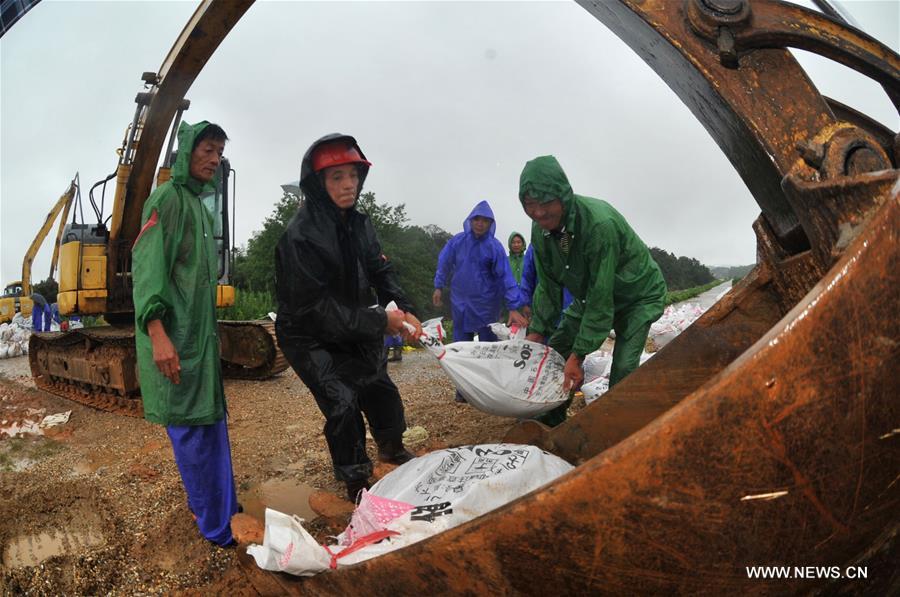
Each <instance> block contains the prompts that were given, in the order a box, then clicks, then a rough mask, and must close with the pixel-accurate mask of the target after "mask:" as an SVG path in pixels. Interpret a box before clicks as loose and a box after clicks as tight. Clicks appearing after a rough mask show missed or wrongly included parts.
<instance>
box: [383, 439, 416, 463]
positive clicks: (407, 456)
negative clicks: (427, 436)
mask: <svg viewBox="0 0 900 597" xmlns="http://www.w3.org/2000/svg"><path fill="white" fill-rule="evenodd" d="M415 457H416V456H415V454H413V453H412V452H410V451H409V450H407V449H406V448H405V447H404V446H403V439H402V438H401V439H395V440H387V441H384V442H378V460H380V461H381V462H389V463H391V464H403V463H404V462H409V461H410V460H412V459H413V458H415Z"/></svg>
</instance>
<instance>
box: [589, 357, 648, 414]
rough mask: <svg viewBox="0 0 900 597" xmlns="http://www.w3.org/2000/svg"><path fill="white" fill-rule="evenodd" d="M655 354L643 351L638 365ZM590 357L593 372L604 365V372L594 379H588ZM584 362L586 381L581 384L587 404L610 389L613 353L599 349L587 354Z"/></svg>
mask: <svg viewBox="0 0 900 597" xmlns="http://www.w3.org/2000/svg"><path fill="white" fill-rule="evenodd" d="M653 354H655V353H649V352H642V353H641V360H640V363H639V364H638V366H640V365H643V364H644V363H645V362H647V360H648V359H650V358H651V357H652V356H653ZM588 359H590V360H591V371H592V372H596V371H598V370H599V369H600V367H601V366H602V367H603V373H602V374H601V375H600V376H599V377H594V378H593V379H590V380H588V375H587V363H588ZM584 362H585V375H584V379H585V382H586V383H584V384H583V385H582V386H581V393H582V394H583V395H584V403H585V404H586V405H587V404H590V403H592V402H593V401H594V400H596V399H597V398H599V397H600V396H602V395H603V394H605V393H606V392H608V391H609V375H610V372H611V371H612V354H610V353H608V352H605V351H602V350H597V351H594V352H592V353H590V354H589V355H587V356H585V357H584Z"/></svg>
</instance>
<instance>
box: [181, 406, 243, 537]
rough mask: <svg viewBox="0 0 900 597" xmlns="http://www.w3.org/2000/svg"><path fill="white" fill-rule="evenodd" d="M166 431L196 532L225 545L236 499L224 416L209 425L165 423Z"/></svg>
mask: <svg viewBox="0 0 900 597" xmlns="http://www.w3.org/2000/svg"><path fill="white" fill-rule="evenodd" d="M166 432H167V433H168V434H169V439H170V440H171V441H172V451H173V452H174V453H175V463H176V464H177V465H178V471H179V472H180V473H181V482H182V483H183V484H184V490H185V491H186V492H187V496H188V507H189V508H190V509H191V512H193V514H194V516H195V517H196V518H197V526H198V527H199V528H200V533H201V534H202V535H203V536H204V537H206V538H207V539H208V540H210V541H212V542H213V543H215V544H217V545H228V544H229V543H231V542H232V541H233V538H232V536H231V517H232V516H234V515H235V514H236V513H237V503H238V502H237V493H236V492H235V489H234V474H233V473H232V469H231V445H230V444H229V442H228V426H227V425H226V421H225V419H222V420H221V421H219V422H218V423H213V424H212V425H169V426H167V427H166Z"/></svg>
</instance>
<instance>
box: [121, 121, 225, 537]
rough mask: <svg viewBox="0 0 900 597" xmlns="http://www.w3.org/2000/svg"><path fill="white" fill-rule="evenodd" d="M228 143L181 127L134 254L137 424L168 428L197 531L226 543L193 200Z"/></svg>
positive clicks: (214, 342) (213, 368) (205, 220)
mask: <svg viewBox="0 0 900 597" xmlns="http://www.w3.org/2000/svg"><path fill="white" fill-rule="evenodd" d="M227 139H228V137H227V136H226V135H225V131H223V130H222V129H221V128H220V127H219V126H218V125H215V124H210V123H208V122H205V121H204V122H200V123H198V124H195V125H193V126H191V125H188V124H187V123H182V125H181V127H180V128H179V130H178V157H177V158H176V160H175V165H174V167H173V168H172V178H171V180H169V181H167V182H165V183H163V184H161V185H160V186H159V187H157V189H156V190H155V191H153V193H152V194H151V195H150V197H149V198H148V199H147V201H146V203H145V204H144V211H143V215H142V223H143V227H142V228H141V231H140V234H139V235H138V237H137V239H136V240H135V242H134V247H133V249H132V275H133V280H134V310H135V337H136V341H137V357H138V374H139V376H140V383H141V394H142V396H143V402H144V417H146V419H147V420H148V421H152V422H154V423H159V424H161V425H165V426H166V431H167V433H168V435H169V439H170V440H171V441H172V449H173V451H174V453H175V461H176V463H177V464H178V469H179V472H180V473H181V479H182V482H183V483H184V488H185V491H186V492H187V497H188V507H189V508H190V510H191V512H192V513H193V515H194V517H195V518H196V520H197V525H198V526H199V528H200V532H201V533H202V534H203V536H204V537H206V538H207V539H208V540H209V541H212V542H213V543H216V544H218V545H223V546H224V545H230V544H232V543H233V541H234V539H233V537H232V534H231V517H232V516H233V515H234V514H235V513H236V512H237V496H236V493H235V488H234V477H233V473H232V467H231V449H230V446H229V443H228V429H227V427H226V423H225V391H224V387H223V385H222V370H221V365H220V361H219V341H218V338H217V337H216V284H217V281H218V280H217V279H218V264H217V256H216V245H215V240H214V238H213V217H212V214H211V213H210V212H209V210H208V209H207V208H206V207H204V206H203V204H202V203H201V201H200V195H201V194H203V193H204V192H206V191H210V190H213V189H214V178H215V175H216V169H217V168H218V166H219V161H220V160H221V158H222V152H223V151H224V149H225V142H226V141H227Z"/></svg>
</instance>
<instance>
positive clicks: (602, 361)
mask: <svg viewBox="0 0 900 597" xmlns="http://www.w3.org/2000/svg"><path fill="white" fill-rule="evenodd" d="M581 368H582V369H584V381H585V382H588V383H590V382H592V381H594V380H595V379H597V378H598V377H603V376H606V378H607V379H608V378H609V371H610V369H611V368H612V353H611V352H608V351H606V350H595V351H594V352H592V353H590V354H588V355H586V356H585V357H584V361H583V362H582V363H581Z"/></svg>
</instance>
